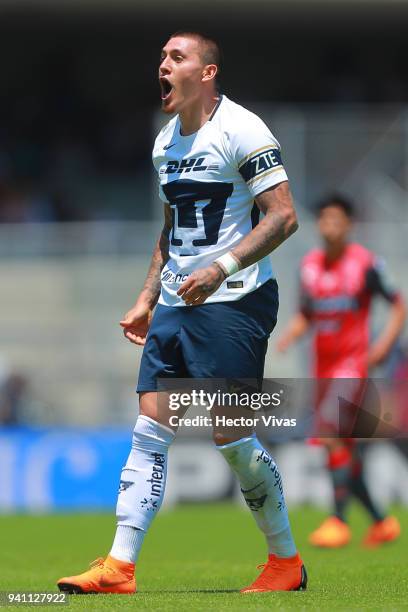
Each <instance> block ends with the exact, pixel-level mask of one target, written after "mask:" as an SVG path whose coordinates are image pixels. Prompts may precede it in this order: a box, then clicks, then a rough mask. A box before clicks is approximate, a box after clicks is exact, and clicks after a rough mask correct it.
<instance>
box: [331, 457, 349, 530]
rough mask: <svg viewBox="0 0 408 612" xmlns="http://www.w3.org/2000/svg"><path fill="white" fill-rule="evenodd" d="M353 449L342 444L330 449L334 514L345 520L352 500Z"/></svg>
mask: <svg viewBox="0 0 408 612" xmlns="http://www.w3.org/2000/svg"><path fill="white" fill-rule="evenodd" d="M351 468H352V451H351V449H350V448H349V447H348V446H341V447H339V448H336V449H334V450H331V451H329V459H328V469H329V473H330V477H331V481H332V484H333V493H334V514H335V515H336V516H337V518H339V519H340V520H341V521H344V522H345V520H346V519H345V510H346V507H347V504H348V502H349V500H350V494H351V491H350V481H351Z"/></svg>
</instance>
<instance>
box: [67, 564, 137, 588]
mask: <svg viewBox="0 0 408 612" xmlns="http://www.w3.org/2000/svg"><path fill="white" fill-rule="evenodd" d="M57 585H58V588H59V590H60V591H63V592H65V593H71V594H78V595H79V594H85V593H117V594H119V595H130V594H131V593H135V592H136V580H135V564H134V563H126V561H119V560H118V559H114V558H113V557H111V556H110V555H108V556H107V557H106V559H103V558H102V557H100V558H99V559H96V561H93V562H92V563H91V569H89V570H88V571H86V572H84V573H83V574H79V575H78V576H69V577H68V578H60V580H58V582H57Z"/></svg>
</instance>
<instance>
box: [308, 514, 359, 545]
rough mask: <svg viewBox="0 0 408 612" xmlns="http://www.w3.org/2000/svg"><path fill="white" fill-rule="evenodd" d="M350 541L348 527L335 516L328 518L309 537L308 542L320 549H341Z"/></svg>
mask: <svg viewBox="0 0 408 612" xmlns="http://www.w3.org/2000/svg"><path fill="white" fill-rule="evenodd" d="M350 540H351V531H350V527H349V526H348V525H347V524H346V523H344V522H343V521H341V520H340V519H339V518H337V516H330V517H329V518H327V519H326V520H325V521H323V523H322V524H321V525H320V527H318V528H317V529H316V530H315V531H313V533H311V534H310V536H309V542H310V544H312V545H313V546H318V547H320V548H341V547H342V546H346V545H347V544H348V543H349V542H350Z"/></svg>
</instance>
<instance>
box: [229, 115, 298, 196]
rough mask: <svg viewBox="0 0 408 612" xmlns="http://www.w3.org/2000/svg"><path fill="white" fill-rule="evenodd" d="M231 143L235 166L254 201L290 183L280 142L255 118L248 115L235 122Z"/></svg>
mask: <svg viewBox="0 0 408 612" xmlns="http://www.w3.org/2000/svg"><path fill="white" fill-rule="evenodd" d="M230 143H231V152H232V156H233V159H234V162H235V164H236V166H237V168H238V171H239V173H240V174H241V176H242V178H243V179H244V181H245V182H246V184H247V185H248V188H249V190H250V191H251V193H252V195H253V196H254V197H255V196H257V195H258V194H260V193H262V192H263V191H265V190H266V189H268V188H269V187H272V186H273V185H277V184H278V183H281V182H282V181H287V180H288V177H287V174H286V172H285V169H284V167H283V163H282V154H281V148H280V145H279V142H278V141H277V140H276V138H275V137H274V136H273V135H272V133H271V132H270V130H269V128H268V127H267V126H266V125H265V123H264V122H263V121H262V120H261V119H260V118H259V117H257V116H256V115H253V114H252V113H248V116H247V117H244V116H243V117H242V119H241V121H236V124H235V126H234V131H233V133H232V134H231V136H230Z"/></svg>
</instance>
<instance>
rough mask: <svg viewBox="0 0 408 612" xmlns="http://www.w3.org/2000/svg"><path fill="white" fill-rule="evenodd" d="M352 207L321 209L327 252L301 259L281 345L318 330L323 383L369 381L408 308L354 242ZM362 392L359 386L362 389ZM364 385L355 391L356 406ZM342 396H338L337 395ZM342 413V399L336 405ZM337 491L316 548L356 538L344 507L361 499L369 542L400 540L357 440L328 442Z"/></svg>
mask: <svg viewBox="0 0 408 612" xmlns="http://www.w3.org/2000/svg"><path fill="white" fill-rule="evenodd" d="M353 214H354V210H353V205H352V204H351V202H349V201H348V200H347V199H345V198H343V197H342V196H340V195H331V196H328V197H327V198H325V199H324V200H323V201H322V202H321V203H320V205H319V207H318V221H317V224H318V230H319V234H320V236H321V239H322V242H323V248H320V249H313V250H312V251H310V252H309V253H308V254H307V255H306V256H305V257H304V258H303V260H302V263H301V269H300V305H299V311H298V312H297V313H296V315H295V316H294V317H293V319H292V320H291V321H290V322H289V324H288V326H287V328H286V330H284V331H283V333H282V335H281V336H280V338H279V340H278V344H277V348H278V350H279V351H285V350H286V349H287V348H288V347H289V346H290V345H291V344H293V343H294V342H295V341H296V340H298V339H299V338H301V337H302V336H303V335H304V334H306V332H308V331H309V330H313V332H314V361H315V363H314V374H315V376H316V378H318V379H339V378H347V379H364V378H367V376H368V370H369V368H371V367H375V366H377V365H378V364H380V363H381V362H382V361H383V360H384V359H385V358H386V357H387V355H388V353H389V351H390V350H391V348H392V346H393V344H394V343H395V341H396V339H397V338H398V336H399V335H400V333H401V330H402V328H403V325H404V320H405V305H404V302H403V300H402V298H401V295H400V294H399V293H398V292H397V291H395V290H394V289H391V288H390V287H389V286H388V285H387V284H386V282H385V279H384V273H383V270H382V266H381V263H380V262H379V260H378V259H377V257H376V256H375V255H374V254H373V253H371V252H370V251H368V250H367V249H365V248H364V247H363V246H361V245H359V244H355V243H351V242H349V241H348V238H349V233H350V230H351V226H352V217H353ZM376 296H381V297H383V298H384V299H385V300H386V301H387V302H388V303H389V305H390V310H389V318H388V321H387V323H386V325H385V327H384V329H383V332H382V334H381V335H380V337H379V338H378V339H377V340H376V341H375V342H374V343H373V344H372V345H370V343H369V317H370V310H371V304H372V299H373V298H374V297H376ZM321 383H322V384H319V393H320V397H319V398H318V406H317V410H318V412H319V411H323V406H324V405H325V402H327V400H328V398H330V387H334V384H333V383H330V380H327V382H326V381H325V380H322V381H321ZM357 387H359V385H358V384H357ZM363 388H364V382H363V381H362V382H361V385H360V388H356V403H357V402H358V396H359V393H361V391H362V389H363ZM335 395H336V394H335ZM330 401H332V404H333V409H334V410H336V408H337V407H336V405H335V404H334V402H335V401H336V397H332V399H331V400H330ZM320 442H321V443H322V444H323V445H324V446H325V447H326V448H327V453H328V462H327V466H328V469H329V472H330V475H331V481H332V484H333V489H334V511H333V515H332V516H330V517H329V518H328V519H327V520H325V521H324V522H323V524H322V525H321V526H320V527H319V528H318V529H317V530H316V531H314V532H313V533H312V534H311V536H310V542H311V543H312V544H314V545H315V546H321V547H327V548H335V547H339V546H344V545H346V544H348V542H349V541H350V539H351V532H350V528H349V526H348V525H347V522H346V517H345V510H346V506H347V504H348V501H349V499H350V497H351V495H354V496H355V497H356V498H358V499H359V500H360V502H361V503H362V504H363V506H364V507H365V508H366V510H367V511H368V512H369V514H370V516H371V518H372V520H373V524H372V526H371V527H370V529H369V531H368V533H367V534H366V536H365V539H364V544H365V545H367V546H373V547H374V546H377V545H379V544H381V543H383V542H388V541H391V540H394V539H395V538H397V537H398V535H399V533H400V527H399V524H398V522H397V520H396V519H395V518H394V517H386V516H384V514H383V513H382V511H381V510H380V509H379V508H377V506H376V504H375V503H374V502H373V500H372V498H371V496H370V494H369V491H368V489H367V486H366V483H365V481H364V477H363V471H362V464H361V453H360V452H359V448H358V444H355V441H353V440H351V439H340V438H337V439H336V438H334V437H333V438H329V437H328V438H324V439H323V438H322V439H320Z"/></svg>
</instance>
